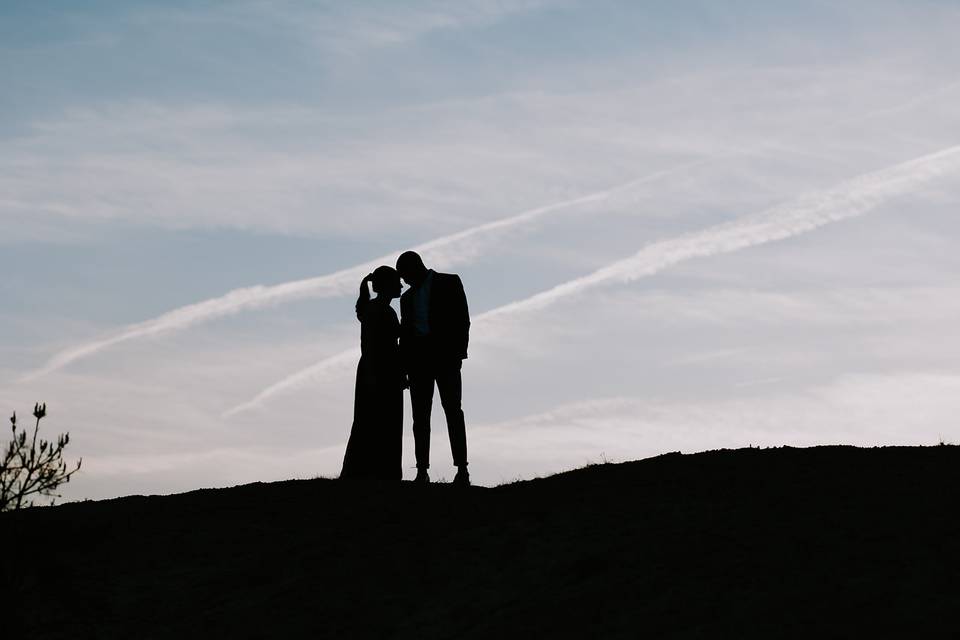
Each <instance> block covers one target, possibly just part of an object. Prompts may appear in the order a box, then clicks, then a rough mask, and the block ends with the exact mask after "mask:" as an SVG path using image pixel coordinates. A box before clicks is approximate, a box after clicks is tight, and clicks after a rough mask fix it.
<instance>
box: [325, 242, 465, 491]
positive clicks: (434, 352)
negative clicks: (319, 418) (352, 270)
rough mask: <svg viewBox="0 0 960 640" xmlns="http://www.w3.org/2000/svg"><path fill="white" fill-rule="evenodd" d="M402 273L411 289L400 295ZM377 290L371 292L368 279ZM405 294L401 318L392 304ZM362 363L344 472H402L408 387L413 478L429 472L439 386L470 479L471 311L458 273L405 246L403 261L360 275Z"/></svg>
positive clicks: (457, 461)
mask: <svg viewBox="0 0 960 640" xmlns="http://www.w3.org/2000/svg"><path fill="white" fill-rule="evenodd" d="M401 279H402V280H403V282H405V283H406V284H407V285H409V287H410V288H409V289H408V290H407V291H406V292H404V293H403V295H400V292H401V283H400V281H401ZM371 286H372V288H373V292H374V293H375V294H376V297H374V298H372V299H371V297H370V287H371ZM397 297H399V298H400V319H399V320H397V314H396V312H395V311H394V310H393V307H391V306H390V302H391V301H392V300H394V299H395V298H397ZM356 310H357V319H358V320H360V363H359V364H358V366H357V385H356V391H355V393H354V399H353V403H354V404H353V427H352V428H351V430H350V439H349V440H348V442H347V451H346V453H345V455H344V457H343V470H342V471H341V472H340V477H341V478H343V479H354V478H371V479H383V480H401V479H402V478H403V467H402V461H401V456H402V449H403V390H404V389H407V388H409V389H410V403H411V407H412V412H413V438H414V450H415V454H416V460H417V476H416V478H415V482H421V483H428V482H430V476H429V474H428V471H427V470H428V469H429V468H430V413H431V410H432V408H433V393H434V388H436V389H437V391H439V393H440V404H441V406H442V407H443V413H444V415H445V416H446V419H447V433H448V434H449V435H450V449H451V451H452V453H453V464H454V465H455V466H456V467H457V474H456V476H455V477H454V479H453V482H454V484H457V485H469V484H470V474H469V473H468V472H467V434H466V427H465V426H464V418H463V408H462V407H461V397H462V390H463V384H462V380H461V375H460V372H461V368H462V364H463V360H464V359H465V358H466V357H467V343H468V342H469V336H470V312H469V310H468V309H467V297H466V294H465V293H464V291H463V283H462V282H461V281H460V277H459V276H457V275H454V274H449V273H437V272H436V271H434V270H433V269H428V268H427V267H426V265H424V264H423V260H422V259H421V258H420V256H419V255H418V254H417V253H415V252H413V251H407V252H406V253H403V254H402V255H401V256H400V257H399V258H398V259H397V268H396V269H394V268H392V267H389V266H382V267H378V268H377V269H376V270H374V272H373V273H371V274H369V275H367V276H366V277H365V278H364V279H363V281H362V282H361V283H360V296H359V297H358V298H357V307H356Z"/></svg>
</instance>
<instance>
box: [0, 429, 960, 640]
mask: <svg viewBox="0 0 960 640" xmlns="http://www.w3.org/2000/svg"><path fill="white" fill-rule="evenodd" d="M958 498H960V448H958V447H951V446H940V447H930V448H882V449H855V448H852V447H818V448H813V449H790V448H783V449H764V450H759V449H741V450H736V451H716V452H709V453H701V454H695V455H679V454H671V455H665V456H661V457H658V458H652V459H649V460H644V461H640V462H631V463H626V464H619V465H599V466H593V467H588V468H585V469H580V470H577V471H573V472H570V473H565V474H561V475H558V476H553V477H550V478H545V479H541V480H534V481H531V482H520V483H515V484H511V485H506V486H502V487H497V488H495V489H482V488H471V489H468V490H457V489H456V488H454V487H451V486H449V485H433V486H429V487H417V486H413V485H411V484H410V483H404V484H403V485H402V486H396V485H394V486H380V485H365V486H358V485H346V484H344V483H338V482H336V481H332V480H303V481H289V482H277V483H272V484H252V485H245V486H239V487H234V488H232V489H220V490H201V491H194V492H191V493H186V494H181V495H173V496H163V497H158V496H151V497H129V498H120V499H117V500H108V501H103V502H85V503H74V504H67V505H63V506H59V507H54V508H36V509H30V510H26V511H23V512H19V513H8V514H0V554H2V555H0V563H2V568H0V578H2V581H3V582H2V586H0V607H2V609H3V610H2V611H0V625H2V626H0V637H4V638H195V637H203V638H227V637H229V638H284V637H295V638H297V637H338V638H365V637H384V638H490V639H494V638H505V637H527V638H556V637H561V638H573V637H576V638H594V637H598V638H609V637H624V638H639V637H648V638H748V637H749V638H783V637H803V638H814V637H829V638H863V637H900V638H920V637H923V638H927V637H958V636H956V635H955V633H956V634H960V535H958V534H960V515H958V509H960V499H958ZM4 628H6V631H5V630H4Z"/></svg>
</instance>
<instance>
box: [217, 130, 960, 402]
mask: <svg viewBox="0 0 960 640" xmlns="http://www.w3.org/2000/svg"><path fill="white" fill-rule="evenodd" d="M958 170H960V146H952V147H948V148H945V149H942V150H940V151H937V152H935V153H931V154H928V155H924V156H921V157H918V158H914V159H913V160H909V161H907V162H904V163H901V164H897V165H895V166H892V167H887V168H885V169H881V170H879V171H874V172H871V173H867V174H863V175H861V176H858V177H856V178H853V179H850V180H847V181H845V182H843V183H841V184H839V185H837V186H836V187H834V188H832V189H830V190H827V191H821V192H818V193H814V194H811V195H808V196H806V197H802V198H800V199H797V200H794V201H792V202H789V203H786V204H783V205H780V206H777V207H774V208H772V209H769V210H767V211H763V212H761V213H758V214H754V215H749V216H746V217H743V218H740V219H737V220H735V221H733V222H729V223H725V224H720V225H716V226H713V227H710V228H708V229H705V230H702V231H699V232H695V233H689V234H684V235H681V236H678V237H676V238H671V239H669V240H663V241H660V242H656V243H654V244H651V245H648V246H647V247H645V248H643V249H641V250H640V251H639V252H637V253H636V254H635V255H634V256H632V257H630V258H627V259H624V260H620V261H617V262H615V263H613V264H611V265H608V266H606V267H604V268H602V269H598V270H597V271H594V272H593V273H591V274H589V275H587V276H584V277H581V278H576V279H574V280H570V281H568V282H565V283H563V284H561V285H558V286H556V287H554V288H552V289H549V290H547V291H544V292H541V293H539V294H536V295H534V296H531V297H529V298H526V299H524V300H520V301H518V302H514V303H511V304H507V305H504V306H501V307H498V308H496V309H492V310H491V311H488V312H486V313H484V314H481V315H480V316H478V317H477V318H476V324H477V325H479V326H481V327H482V330H483V331H485V332H490V331H491V330H496V323H497V321H499V320H503V319H506V318H508V317H510V316H513V315H517V314H521V313H526V312H531V311H536V310H540V309H543V308H545V307H547V306H549V305H551V304H553V303H555V302H558V301H560V300H562V299H564V298H567V297H570V296H573V295H577V294H580V293H583V292H586V291H588V290H590V289H593V288H596V287H599V286H604V285H609V284H626V283H629V282H632V281H634V280H637V279H639V278H643V277H647V276H651V275H654V274H656V273H658V272H660V271H663V270H664V269H667V268H668V267H670V266H672V265H675V264H678V263H680V262H684V261H687V260H691V259H693V258H698V257H707V256H712V255H718V254H724V253H732V252H734V251H739V250H741V249H745V248H748V247H753V246H756V245H760V244H765V243H768V242H774V241H776V240H782V239H785V238H790V237H792V236H796V235H799V234H802V233H806V232H808V231H813V230H814V229H817V228H820V227H822V226H824V225H827V224H830V223H833V222H838V221H840V220H845V219H848V218H852V217H855V216H859V215H863V214H865V213H867V212H869V211H871V210H873V209H875V208H877V207H878V206H880V205H881V204H884V203H886V202H888V201H889V200H891V199H893V198H896V197H898V196H902V195H905V194H907V193H910V192H911V191H914V190H916V189H918V188H919V187H921V186H923V185H925V184H927V183H929V182H931V181H933V180H935V179H937V178H940V177H942V176H944V175H948V174H951V173H954V172H956V171H958ZM491 325H493V326H491ZM487 335H490V334H489V333H488V334H487ZM358 353H359V352H358V350H357V349H350V350H348V351H344V352H343V353H340V354H338V355H335V356H332V357H330V358H327V359H325V360H322V361H320V362H318V363H316V364H315V365H313V366H311V367H308V368H306V369H304V370H302V371H299V372H297V373H295V374H293V375H291V376H289V377H287V378H285V379H283V380H280V381H279V382H277V383H275V384H273V385H271V386H269V387H267V388H266V389H264V390H263V391H261V392H260V393H259V394H257V395H256V396H255V397H254V398H253V399H251V400H250V401H248V402H245V403H243V404H240V405H238V406H236V407H234V408H232V409H230V410H229V411H227V412H226V413H225V414H224V416H225V417H229V416H232V415H236V414H238V413H241V412H243V411H247V410H250V409H255V408H258V407H261V406H263V405H264V404H265V403H266V402H267V401H269V400H270V399H271V398H272V397H273V396H276V395H278V394H281V393H285V392H289V391H292V390H295V389H298V388H300V387H302V386H303V385H304V384H306V383H308V382H311V381H314V380H316V379H318V378H322V377H323V376H324V375H327V374H329V373H332V372H336V371H340V370H342V369H343V368H344V367H346V366H349V365H350V364H352V363H354V362H355V361H356V358H357V356H358Z"/></svg>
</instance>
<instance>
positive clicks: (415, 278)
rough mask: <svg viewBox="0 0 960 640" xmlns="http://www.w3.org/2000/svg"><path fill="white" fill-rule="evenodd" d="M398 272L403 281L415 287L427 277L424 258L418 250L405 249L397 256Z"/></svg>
mask: <svg viewBox="0 0 960 640" xmlns="http://www.w3.org/2000/svg"><path fill="white" fill-rule="evenodd" d="M397 272H398V273H399V274H400V277H401V278H403V281H404V282H406V283H407V284H408V285H410V286H411V287H415V286H417V285H418V284H420V283H421V282H423V279H424V278H426V277H427V268H426V267H425V266H423V259H422V258H421V257H420V254H418V253H417V252H416V251H405V252H404V253H401V254H400V257H399V258H397Z"/></svg>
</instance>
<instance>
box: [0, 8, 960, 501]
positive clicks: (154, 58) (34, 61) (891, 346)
mask: <svg viewBox="0 0 960 640" xmlns="http://www.w3.org/2000/svg"><path fill="white" fill-rule="evenodd" d="M958 26H960V9H958V8H957V7H956V6H955V5H954V4H953V3H949V2H889V1H884V2H855V1H853V2H843V3H836V2H807V3H771V2H755V1H747V0H744V1H742V2H735V3H723V5H722V6H721V5H719V4H718V3H713V2H705V1H704V2H693V1H683V2H670V3H665V2H664V3H660V2H644V3H639V2H614V1H600V2H589V3H587V2H577V1H575V0H556V1H553V0H516V1H513V0H495V1H494V0H490V1H488V0H465V1H464V2H460V3H445V2H422V1H419V2H408V3H395V2H350V3H346V2H341V3H336V2H294V1H266V0H258V1H249V2H242V1H241V2H173V3H171V2H162V3H161V2H88V3H83V4H82V5H79V4H77V3H72V2H45V3H36V2H6V3H3V5H2V6H0V79H2V80H3V85H4V87H5V89H4V91H3V92H0V114H2V116H3V117H2V118H0V220H2V224H3V234H0V267H2V268H3V272H4V273H5V274H8V275H7V277H5V278H3V279H2V280H0V295H2V296H3V299H4V300H5V302H6V304H5V305H4V308H3V310H2V311H0V336H2V338H0V355H2V363H0V400H2V401H3V403H4V404H5V405H6V406H7V407H8V410H9V411H12V410H14V409H18V410H20V411H24V410H26V408H28V407H29V406H30V404H31V403H32V402H35V401H37V400H40V401H46V402H47V403H48V405H49V406H50V418H49V419H48V423H49V424H48V428H50V429H51V430H70V431H71V434H72V438H73V440H72V442H71V447H72V448H73V449H74V453H75V454H76V455H83V456H84V459H85V463H84V472H83V474H82V475H79V476H77V478H76V480H75V482H74V483H72V484H71V486H70V487H69V490H68V491H69V492H68V497H70V498H81V497H104V496H112V495H119V494H124V493H130V492H148V493H153V492H166V491H174V490H181V489H188V488H193V487H196V486H219V485H226V484H233V483H237V482H245V481H254V480H269V479H279V478H286V477H311V476H314V475H335V474H336V473H337V471H338V470H339V462H340V459H341V457H342V450H343V444H344V442H345V440H346V437H347V434H348V431H349V426H350V424H349V423H350V414H351V411H352V407H351V406H350V398H351V397H352V394H351V388H352V384H353V380H352V375H353V374H352V367H353V366H354V362H355V359H354V355H353V353H352V351H351V350H352V349H353V348H355V346H356V343H357V341H358V332H359V328H358V326H357V325H356V322H355V320H354V319H353V317H352V296H353V292H354V290H355V289H356V283H358V282H359V279H360V277H362V275H363V273H365V272H366V270H368V267H369V266H370V265H373V264H376V261H378V260H380V259H381V257H382V258H383V261H387V262H390V261H392V258H393V257H395V255H396V254H397V253H399V251H401V250H403V249H406V248H409V247H414V246H420V245H424V244H426V245H427V247H426V249H425V255H426V256H427V257H428V258H429V259H430V261H431V265H432V266H435V267H436V268H438V269H441V270H445V269H449V270H453V271H456V272H458V273H460V274H461V276H462V277H463V279H464V282H465V284H466V287H467V292H468V295H469V297H470V302H471V310H472V311H473V314H474V316H476V317H481V316H482V318H483V319H482V320H480V322H478V323H477V325H476V327H475V332H474V341H473V347H472V350H471V358H470V360H469V361H468V363H467V366H466V369H465V378H466V382H465V385H466V395H467V399H466V401H465V408H466V411H467V418H468V434H469V438H470V446H471V451H472V454H471V457H472V460H473V462H472V468H473V473H474V476H475V477H476V479H477V480H479V481H480V482H483V483H486V484H495V483H497V482H502V481H505V480H510V479H513V478H517V477H531V476H533V475H536V474H541V473H548V472H553V471H557V470H561V469H564V468H569V467H571V466H577V465H581V464H584V463H586V462H588V461H595V460H598V459H600V458H601V456H605V457H606V458H607V459H611V460H624V459H632V458H637V457H643V456H647V455H654V454H657V453H660V452H663V451H671V450H684V451H696V450H702V449H706V448H713V447H720V446H727V447H736V446H746V445H748V444H754V445H756V444H765V445H775V444H776V445H779V444H796V445H809V444H816V443H834V442H848V443H855V444H870V445H872V444H895V443H914V444H931V443H935V442H937V441H939V440H940V439H944V440H951V439H953V440H958V439H960V434H958V433H957V428H956V426H954V423H955V420H954V416H956V415H957V413H958V410H960V400H958V398H960V393H958V391H960V371H958V368H957V366H956V364H955V363H956V362H957V356H958V355H960V339H958V334H957V331H956V329H955V327H956V326H958V325H957V320H958V316H960V305H958V303H957V302H956V300H958V299H960V298H958V296H957V293H958V290H957V288H956V280H957V278H956V276H957V274H958V273H960V257H957V252H956V251H955V238H956V237H957V232H958V231H960V227H958V224H960V223H958V222H957V217H956V213H955V212H956V205H957V202H958V195H960V191H958V188H960V182H958V172H960V166H958V159H957V157H958V155H960V154H958V150H957V149H956V145H960V116H958V115H957V114H956V110H955V108H954V105H955V104H956V100H957V99H958V97H960V50H958V45H957V44H956V42H955V37H954V34H955V33H956V31H957V27H958ZM498 221H499V222H498ZM458 234H459V235H458ZM287 283H295V284H287ZM258 287H260V288H258ZM271 287H273V288H271ZM484 314H486V315H484ZM304 372H306V373H304ZM435 427H436V433H435V443H434V451H435V452H436V457H437V460H436V461H435V462H436V466H437V473H438V474H440V475H444V474H445V473H446V472H445V471H444V469H445V467H444V465H447V466H449V454H448V453H447V446H446V442H445V441H444V438H443V435H444V429H443V422H442V418H441V417H440V413H439V412H437V420H436V424H435ZM407 453H409V454H411V455H408V456H407V458H409V460H408V462H409V463H410V464H411V465H412V448H411V447H410V446H408V447H407ZM448 475H449V474H448Z"/></svg>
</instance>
